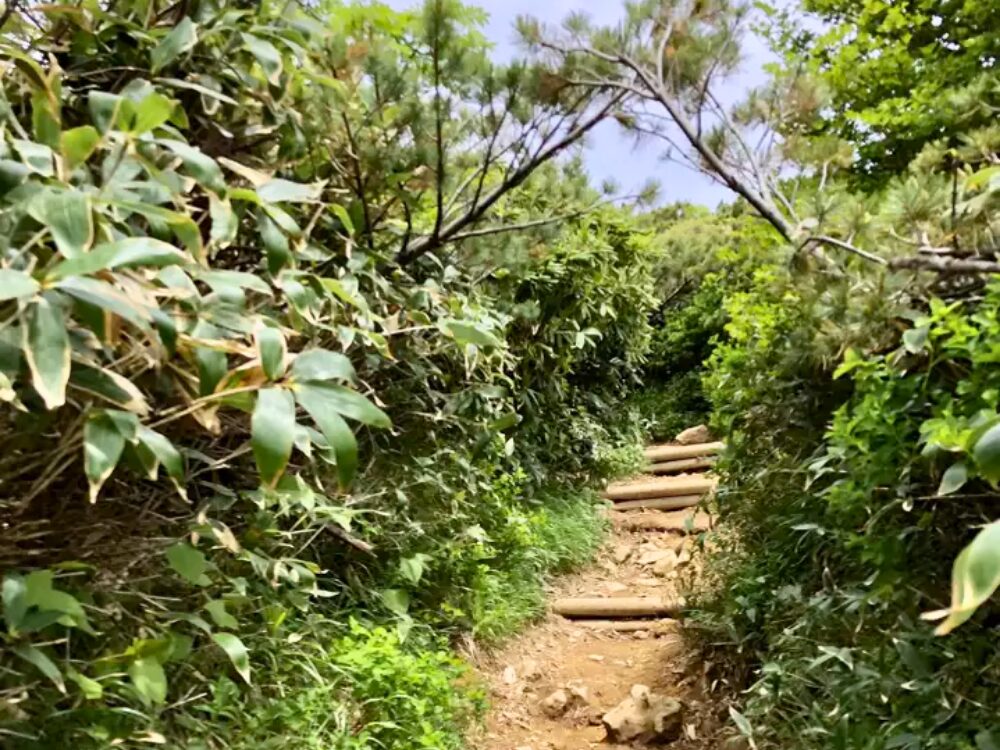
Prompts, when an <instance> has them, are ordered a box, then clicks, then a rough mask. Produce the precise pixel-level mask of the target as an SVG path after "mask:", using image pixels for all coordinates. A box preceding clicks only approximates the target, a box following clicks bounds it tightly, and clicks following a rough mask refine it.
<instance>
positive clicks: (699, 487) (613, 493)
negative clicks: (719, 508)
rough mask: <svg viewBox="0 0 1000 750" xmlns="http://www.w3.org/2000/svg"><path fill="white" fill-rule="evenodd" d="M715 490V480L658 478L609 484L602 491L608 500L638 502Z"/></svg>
mask: <svg viewBox="0 0 1000 750" xmlns="http://www.w3.org/2000/svg"><path fill="white" fill-rule="evenodd" d="M713 489H715V480H714V479H709V478H706V477H703V476H692V477H660V478H657V479H650V480H648V481H644V482H628V483H624V484H611V485H608V488H607V489H606V490H605V491H604V497H606V498H608V499H609V500H640V499H642V498H647V497H674V496H677V495H703V494H705V493H708V492H711V491H712V490H713Z"/></svg>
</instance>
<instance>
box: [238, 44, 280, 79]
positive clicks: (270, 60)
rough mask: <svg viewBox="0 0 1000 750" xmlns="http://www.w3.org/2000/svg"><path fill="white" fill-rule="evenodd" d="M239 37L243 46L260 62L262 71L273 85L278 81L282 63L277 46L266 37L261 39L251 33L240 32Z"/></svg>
mask: <svg viewBox="0 0 1000 750" xmlns="http://www.w3.org/2000/svg"><path fill="white" fill-rule="evenodd" d="M241 37H242V39H243V46H244V48H245V49H247V50H248V51H249V52H250V54H251V55H253V56H254V57H255V58H256V59H257V62H258V63H260V67H261V69H262V70H263V71H264V75H265V76H267V80H268V81H269V82H270V83H273V84H275V85H277V84H278V83H280V81H281V67H282V64H281V53H280V52H278V49H277V47H275V46H274V45H273V44H271V43H270V42H269V41H267V40H266V39H261V38H260V37H258V36H253V35H252V34H241Z"/></svg>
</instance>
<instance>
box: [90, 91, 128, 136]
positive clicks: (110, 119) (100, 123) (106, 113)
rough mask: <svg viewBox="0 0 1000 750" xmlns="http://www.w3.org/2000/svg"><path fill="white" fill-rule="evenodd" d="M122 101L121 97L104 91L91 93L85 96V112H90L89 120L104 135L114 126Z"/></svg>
mask: <svg viewBox="0 0 1000 750" xmlns="http://www.w3.org/2000/svg"><path fill="white" fill-rule="evenodd" d="M123 101H124V99H123V98H122V97H121V96H119V95H117V94H109V93H108V92H106V91H91V92H90V93H89V94H87V110H88V111H89V112H90V119H91V120H93V121H94V124H95V125H96V126H97V129H98V130H99V131H100V132H102V133H106V132H108V131H109V130H111V128H112V127H113V126H114V124H115V121H116V120H117V119H118V113H119V111H120V110H121V107H122V102H123Z"/></svg>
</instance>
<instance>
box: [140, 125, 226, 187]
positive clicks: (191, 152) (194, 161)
mask: <svg viewBox="0 0 1000 750" xmlns="http://www.w3.org/2000/svg"><path fill="white" fill-rule="evenodd" d="M156 142H157V143H159V144H160V145H161V146H165V147H166V148H168V149H170V150H171V151H173V152H174V153H175V154H176V155H177V156H179V157H180V159H181V161H182V162H184V167H185V168H186V169H187V170H188V171H189V172H190V173H191V176H192V177H194V178H195V179H196V180H197V181H198V182H199V183H201V185H202V186H203V187H206V188H208V189H209V190H212V191H214V192H216V193H222V192H224V191H225V189H226V180H225V179H224V178H223V176H222V169H221V167H219V165H218V164H217V163H216V161H215V159H213V158H212V157H210V156H208V155H206V154H204V153H202V152H201V151H200V150H199V149H197V148H195V147H194V146H190V145H188V144H187V143H184V141H175V140H172V139H169V138H161V139H158V140H157V141H156Z"/></svg>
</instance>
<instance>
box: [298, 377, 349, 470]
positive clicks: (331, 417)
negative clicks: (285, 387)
mask: <svg viewBox="0 0 1000 750" xmlns="http://www.w3.org/2000/svg"><path fill="white" fill-rule="evenodd" d="M295 398H296V400H297V401H298V402H299V406H301V407H302V408H303V409H304V410H305V411H306V413H307V414H309V416H310V417H312V418H313V421H314V422H316V426H317V427H319V429H320V432H322V433H323V435H324V437H326V440H327V442H328V443H329V444H330V447H331V448H332V449H333V453H334V456H336V458H337V479H338V481H339V482H340V486H341V488H342V489H347V488H348V487H350V485H351V482H352V481H353V480H354V475H355V473H356V472H357V468H358V441H357V440H356V439H355V437H354V433H353V432H351V428H350V427H349V426H348V424H347V422H345V421H344V420H343V418H342V417H341V416H340V415H339V414H337V412H336V411H335V410H334V408H332V407H331V405H330V402H329V399H328V398H327V396H326V393H325V391H323V390H322V389H321V388H316V387H314V386H309V385H300V386H298V387H296V389H295Z"/></svg>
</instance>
